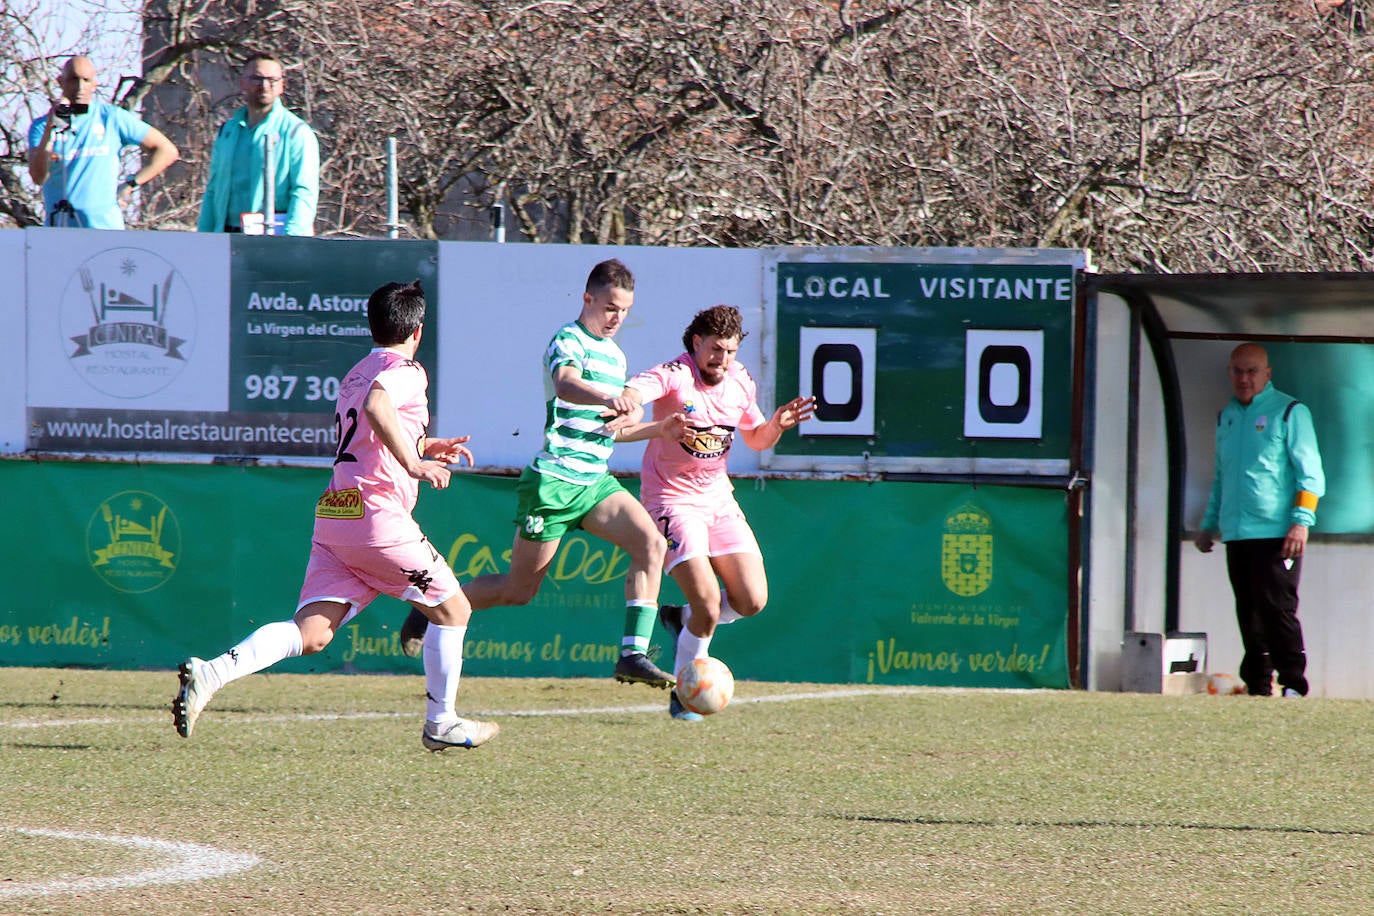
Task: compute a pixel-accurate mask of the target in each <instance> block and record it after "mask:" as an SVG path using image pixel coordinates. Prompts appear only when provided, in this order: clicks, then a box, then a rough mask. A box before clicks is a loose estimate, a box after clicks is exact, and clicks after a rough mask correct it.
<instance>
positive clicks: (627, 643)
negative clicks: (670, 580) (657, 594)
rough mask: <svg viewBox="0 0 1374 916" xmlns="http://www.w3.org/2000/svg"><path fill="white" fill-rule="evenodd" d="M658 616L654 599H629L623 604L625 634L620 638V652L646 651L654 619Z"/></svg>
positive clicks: (631, 653)
mask: <svg viewBox="0 0 1374 916" xmlns="http://www.w3.org/2000/svg"><path fill="white" fill-rule="evenodd" d="M657 617H658V603H657V602H655V601H631V602H629V603H628V604H626V605H625V635H624V636H622V637H621V639H620V654H621V655H633V654H634V653H636V652H644V653H646V654H647V653H648V651H649V638H650V637H651V636H653V635H654V620H655V619H657Z"/></svg>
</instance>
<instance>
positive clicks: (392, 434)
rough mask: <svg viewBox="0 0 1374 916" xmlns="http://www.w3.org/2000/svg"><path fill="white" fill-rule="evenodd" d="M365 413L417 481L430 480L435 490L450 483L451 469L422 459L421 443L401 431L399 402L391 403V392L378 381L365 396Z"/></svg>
mask: <svg viewBox="0 0 1374 916" xmlns="http://www.w3.org/2000/svg"><path fill="white" fill-rule="evenodd" d="M363 413H365V414H367V421H368V423H369V424H370V425H371V426H372V431H373V432H374V433H376V434H377V438H378V439H380V440H382V444H383V445H385V446H386V447H387V451H389V452H391V454H392V455H394V456H396V460H397V461H398V462H400V464H401V467H403V468H405V470H406V473H407V474H409V475H410V476H411V477H414V478H415V479H416V480H427V481H429V483H430V486H432V487H434V489H436V490H442V489H444V487H447V486H448V478H449V469H448V468H447V467H445V466H444V465H442V464H440V463H439V462H437V461H425V460H424V459H423V457H422V456H421V454H420V448H419V446H420V443H418V442H411V441H410V440H408V439H407V438H406V436H405V433H403V432H402V431H401V420H400V418H399V417H398V416H397V415H396V405H395V404H393V403H392V401H391V395H389V394H387V393H386V389H385V388H383V387H382V386H381V385H378V384H377V383H376V382H373V383H372V390H371V391H369V392H368V393H367V397H366V398H364V399H363Z"/></svg>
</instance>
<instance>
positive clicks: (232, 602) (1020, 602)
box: [0, 460, 1068, 687]
mask: <svg viewBox="0 0 1374 916" xmlns="http://www.w3.org/2000/svg"><path fill="white" fill-rule="evenodd" d="M326 479H327V474H326V472H325V471H324V470H323V469H309V468H267V467H238V466H235V467H222V466H207V465H147V464H141V465H140V464H111V463H94V462H34V461H23V460H19V461H16V460H9V461H0V485H2V486H4V488H5V491H6V492H7V493H8V494H10V497H9V502H8V503H7V506H8V507H9V509H10V517H11V519H15V520H23V519H43V520H44V522H43V524H42V525H38V524H29V525H24V524H12V525H9V526H6V528H5V529H4V531H3V533H2V534H0V549H3V550H4V552H5V555H6V556H8V557H11V558H15V559H22V558H25V557H28V558H33V561H34V563H35V564H37V568H40V569H41V574H40V575H31V576H18V575H16V576H13V577H11V582H10V588H9V589H8V590H7V591H6V593H5V595H4V597H3V598H0V664H6V665H33V666H54V665H72V666H97V667H111V668H165V669H169V670H170V669H171V668H173V667H174V666H175V665H176V664H177V662H179V661H180V660H181V659H183V658H185V657H186V656H188V655H199V656H202V657H205V656H213V655H217V654H219V653H220V652H223V651H225V650H226V649H228V648H229V647H230V646H231V645H233V644H234V643H236V642H237V641H239V640H240V639H242V638H243V637H245V636H247V635H248V633H250V632H251V631H252V630H253V629H255V628H256V627H258V626H261V625H262V624H265V623H269V622H272V621H275V620H283V619H286V618H289V617H290V616H291V615H292V613H293V612H294V610H295V607H296V603H297V601H298V597H299V591H300V582H301V577H302V574H303V573H304V569H305V562H306V558H307V556H308V553H309V547H310V533H311V528H312V521H313V520H312V509H313V506H314V501H315V498H316V497H317V496H318V493H319V490H320V488H321V487H322V486H323V485H324V483H325V480H326ZM737 492H738V497H739V500H740V503H741V505H742V506H743V508H744V510H745V512H746V514H747V515H748V517H749V519H750V521H751V523H752V525H753V527H754V529H755V531H756V533H757V534H758V537H759V541H760V543H761V544H762V546H763V550H764V555H765V562H766V564H767V567H768V574H769V584H770V595H771V598H770V602H769V605H768V607H767V608H765V610H764V611H763V613H761V614H760V615H758V616H757V617H755V618H751V619H747V620H741V621H738V622H737V623H734V624H731V625H729V626H725V627H721V628H720V630H719V631H718V634H717V636H716V640H715V642H714V643H713V648H712V652H713V654H715V655H717V656H718V657H720V658H722V659H724V660H725V661H726V662H727V663H728V664H730V666H731V667H732V668H733V669H734V671H735V674H736V676H737V677H739V678H742V679H750V678H752V679H760V680H777V681H810V682H832V683H882V684H929V685H941V686H969V687H1066V686H1068V675H1067V662H1066V642H1065V625H1066V606H1067V587H1068V583H1067V576H1066V573H1065V570H1066V568H1067V559H1066V552H1067V544H1066V536H1065V530H1066V518H1065V512H1066V510H1065V504H1064V496H1063V493H1061V492H1058V491H1054V490H1036V489H1030V488H1018V487H978V488H972V487H968V486H964V485H955V484H910V483H875V484H871V485H869V484H861V483H853V482H839V481H830V482H817V481H795V480H768V481H753V480H742V481H739V489H738V491H737ZM514 511H515V480H514V478H511V477H493V476H482V475H473V474H459V475H455V477H454V479H453V484H452V486H451V487H450V488H449V489H447V490H444V491H442V492H439V491H432V490H429V489H425V490H424V491H423V492H422V494H421V497H420V504H419V508H418V511H417V513H416V517H417V518H418V519H419V520H420V524H421V526H422V527H423V528H424V530H425V532H426V534H427V535H428V536H429V538H430V540H431V541H432V542H433V543H434V544H435V545H436V546H437V547H438V548H439V549H441V550H442V551H443V552H444V553H445V554H446V556H447V557H448V560H449V562H450V564H451V565H452V566H453V568H454V570H455V572H457V574H458V577H459V579H460V581H467V580H469V579H471V578H473V577H474V576H478V575H483V574H486V573H492V572H503V571H505V569H506V568H507V564H508V561H509V551H510V546H511V539H512V536H513V534H514V521H513V515H514ZM798 519H812V520H814V522H812V523H810V524H798ZM627 568H628V557H627V556H626V555H625V554H624V553H623V552H622V551H620V550H618V549H616V548H614V547H612V546H611V545H609V544H607V543H605V542H603V541H601V540H599V539H597V538H594V537H591V536H589V535H587V534H586V533H585V532H576V533H574V534H572V535H570V536H569V537H567V538H565V539H564V541H563V544H562V546H561V547H560V549H559V551H558V554H557V556H556V557H555V559H554V561H553V563H552V565H551V567H550V570H549V574H548V578H547V579H546V580H545V582H544V585H543V588H542V589H541V590H540V592H539V594H538V595H537V596H536V597H535V599H534V600H533V601H532V602H531V603H530V604H529V605H528V606H525V607H519V608H492V609H488V610H483V611H478V612H477V613H475V614H474V616H473V618H472V623H471V625H470V627H469V630H468V638H467V645H466V654H467V659H468V661H467V666H466V667H465V671H467V672H468V673H470V674H472V675H487V676H497V675H500V676H518V677H535V676H553V677H570V676H579V677H608V676H609V675H610V671H611V668H612V667H613V665H614V662H615V658H616V655H617V654H618V651H619V649H618V647H619V642H620V635H621V629H622V625H623V620H624V575H625V571H626V569H627ZM663 600H665V601H680V600H681V597H680V593H679V592H678V591H677V590H676V588H675V587H674V586H673V585H672V584H671V582H668V581H666V580H665V586H664V591H663ZM405 612H406V608H405V606H404V605H403V604H401V603H400V602H398V601H394V600H392V599H389V598H381V599H378V601H377V602H375V603H374V604H373V606H372V607H370V608H368V609H367V611H366V612H365V613H363V614H362V615H360V616H359V617H358V618H356V619H355V620H353V621H351V622H350V623H349V624H348V625H347V626H345V627H344V628H343V630H342V631H341V632H340V633H339V634H338V635H337V636H336V638H335V640H334V642H333V644H332V645H331V646H330V647H329V648H328V650H326V651H325V652H324V653H321V654H320V655H316V656H311V657H308V658H300V659H293V660H289V661H287V662H284V663H283V664H281V665H280V666H278V667H277V668H276V669H274V670H281V671H294V672H305V671H390V672H409V673H418V672H419V671H420V670H421V665H420V662H419V660H416V659H410V658H407V657H405V656H404V655H402V654H401V651H400V646H399V642H398V638H397V637H398V629H399V627H400V624H401V621H402V620H403V619H404V617H405ZM654 643H655V645H656V646H657V649H658V651H659V652H660V657H661V658H667V657H668V656H666V655H663V654H662V653H671V652H672V647H671V645H670V644H669V643H670V639H669V637H668V635H667V634H666V633H664V632H662V631H661V630H660V631H658V632H657V633H656V634H655V639H654ZM172 680H173V681H174V680H175V679H174V678H173V679H172Z"/></svg>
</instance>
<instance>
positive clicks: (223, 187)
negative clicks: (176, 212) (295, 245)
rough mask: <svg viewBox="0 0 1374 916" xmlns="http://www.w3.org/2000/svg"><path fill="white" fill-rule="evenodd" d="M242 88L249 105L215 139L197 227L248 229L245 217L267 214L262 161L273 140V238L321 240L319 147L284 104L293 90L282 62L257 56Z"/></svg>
mask: <svg viewBox="0 0 1374 916" xmlns="http://www.w3.org/2000/svg"><path fill="white" fill-rule="evenodd" d="M239 87H240V88H241V89H242V91H243V97H244V101H245V102H246V103H247V104H246V105H244V107H242V108H240V109H239V110H238V111H236V112H234V114H233V115H232V116H231V117H230V118H229V120H228V121H226V122H225V123H224V126H223V127H221V128H220V130H219V134H218V135H217V136H216V137H215V145H214V147H213V148H212V149H211V151H210V178H209V180H208V181H207V182H206V184H205V196H204V197H203V198H202V199H201V204H200V218H199V220H198V221H197V223H196V230H197V231H198V232H242V231H243V222H242V217H243V214H245V213H250V214H251V213H258V212H261V211H262V208H263V204H264V202H265V201H266V193H265V185H264V183H263V160H264V158H265V152H266V149H267V141H268V138H269V137H272V138H274V139H275V143H276V146H275V150H274V152H273V160H272V162H273V174H274V181H273V197H274V200H275V207H274V209H275V210H276V217H275V221H276V222H277V223H278V225H279V227H278V229H277V231H276V232H270V230H269V234H282V235H314V234H315V208H316V206H317V204H318V201H319V194H320V143H319V139H318V138H317V137H316V136H315V132H314V131H313V130H312V129H311V128H310V125H309V124H307V123H305V121H303V120H301V119H300V118H299V117H297V116H296V115H294V114H292V113H291V112H290V111H288V110H287V109H286V106H285V105H283V104H282V103H281V96H282V93H283V92H284V91H285V87H286V76H285V73H284V72H283V70H282V65H281V62H280V61H278V60H277V59H276V58H275V57H272V56H271V55H268V54H262V53H259V54H254V55H253V56H252V57H250V58H248V61H247V63H245V64H244V66H243V72H242V74H241V75H240V77H239Z"/></svg>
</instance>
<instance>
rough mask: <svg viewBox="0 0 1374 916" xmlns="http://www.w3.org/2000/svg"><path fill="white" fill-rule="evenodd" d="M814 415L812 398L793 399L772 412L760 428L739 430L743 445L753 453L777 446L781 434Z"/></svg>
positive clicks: (814, 401)
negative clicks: (753, 451) (752, 450)
mask: <svg viewBox="0 0 1374 916" xmlns="http://www.w3.org/2000/svg"><path fill="white" fill-rule="evenodd" d="M815 415H816V399H815V398H814V397H805V398H793V399H792V400H790V401H788V402H787V403H786V404H783V405H782V406H781V407H779V408H778V409H777V410H775V411H773V416H772V417H770V418H769V419H768V422H767V423H765V424H763V425H762V426H756V427H754V428H753V429H744V430H740V435H741V436H742V437H743V438H744V444H745V445H747V446H749V447H750V448H752V449H754V450H755V451H760V452H761V451H763V450H764V449H769V448H772V447H773V446H775V445H777V444H778V440H779V439H781V438H782V434H783V433H785V432H787V431H788V430H789V429H791V428H792V427H794V426H796V425H797V424H798V423H805V422H806V421H807V420H809V419H811V418H812V417H814V416H815Z"/></svg>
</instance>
